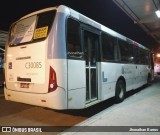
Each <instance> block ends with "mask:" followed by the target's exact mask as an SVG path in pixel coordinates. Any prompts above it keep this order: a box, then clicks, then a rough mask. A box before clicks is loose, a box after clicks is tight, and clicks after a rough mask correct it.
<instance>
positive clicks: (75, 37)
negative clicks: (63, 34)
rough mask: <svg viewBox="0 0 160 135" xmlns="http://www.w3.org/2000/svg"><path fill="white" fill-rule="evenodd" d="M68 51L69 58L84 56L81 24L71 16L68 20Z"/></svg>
mask: <svg viewBox="0 0 160 135" xmlns="http://www.w3.org/2000/svg"><path fill="white" fill-rule="evenodd" d="M67 51H68V52H67V54H68V57H69V58H82V54H83V53H82V47H81V44H80V24H79V22H77V21H75V20H73V19H71V18H69V19H68V22H67Z"/></svg>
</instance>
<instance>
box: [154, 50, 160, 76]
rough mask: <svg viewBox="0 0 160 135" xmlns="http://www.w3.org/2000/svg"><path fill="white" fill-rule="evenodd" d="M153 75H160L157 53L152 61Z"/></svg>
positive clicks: (159, 60) (159, 57)
mask: <svg viewBox="0 0 160 135" xmlns="http://www.w3.org/2000/svg"><path fill="white" fill-rule="evenodd" d="M154 74H155V75H160V54H159V53H157V54H156V56H155V61H154Z"/></svg>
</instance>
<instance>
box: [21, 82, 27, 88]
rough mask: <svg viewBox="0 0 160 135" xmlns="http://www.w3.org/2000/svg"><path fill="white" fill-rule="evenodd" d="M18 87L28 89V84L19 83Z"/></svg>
mask: <svg viewBox="0 0 160 135" xmlns="http://www.w3.org/2000/svg"><path fill="white" fill-rule="evenodd" d="M20 87H21V88H29V83H21V84H20Z"/></svg>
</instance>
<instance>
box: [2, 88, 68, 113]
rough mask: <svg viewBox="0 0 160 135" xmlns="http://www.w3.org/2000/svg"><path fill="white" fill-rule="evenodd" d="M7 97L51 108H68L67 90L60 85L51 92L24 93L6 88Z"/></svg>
mask: <svg viewBox="0 0 160 135" xmlns="http://www.w3.org/2000/svg"><path fill="white" fill-rule="evenodd" d="M4 94H5V99H6V100H10V101H15V102H20V103H25V104H30V105H35V106H41V107H46V108H51V109H57V110H62V109H67V102H66V91H65V90H64V89H63V88H60V87H58V88H57V89H56V90H55V91H53V92H51V93H45V94H39V93H24V92H19V91H13V90H9V89H7V88H4Z"/></svg>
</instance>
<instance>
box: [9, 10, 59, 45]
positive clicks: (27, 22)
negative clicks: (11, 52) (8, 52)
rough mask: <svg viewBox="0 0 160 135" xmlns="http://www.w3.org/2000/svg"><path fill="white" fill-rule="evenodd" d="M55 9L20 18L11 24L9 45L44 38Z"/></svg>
mask: <svg viewBox="0 0 160 135" xmlns="http://www.w3.org/2000/svg"><path fill="white" fill-rule="evenodd" d="M55 14H56V11H55V10H52V11H48V12H44V13H40V14H37V15H34V16H30V17H28V18H25V19H23V20H20V21H18V22H16V23H15V24H13V25H12V27H11V31H10V38H9V46H11V47H12V46H17V45H23V44H26V43H32V42H38V41H42V40H44V39H45V38H46V37H47V35H48V33H49V30H50V28H51V26H52V23H53V20H54V18H55Z"/></svg>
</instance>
